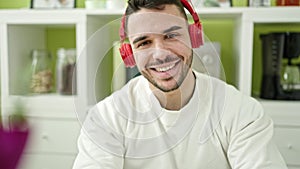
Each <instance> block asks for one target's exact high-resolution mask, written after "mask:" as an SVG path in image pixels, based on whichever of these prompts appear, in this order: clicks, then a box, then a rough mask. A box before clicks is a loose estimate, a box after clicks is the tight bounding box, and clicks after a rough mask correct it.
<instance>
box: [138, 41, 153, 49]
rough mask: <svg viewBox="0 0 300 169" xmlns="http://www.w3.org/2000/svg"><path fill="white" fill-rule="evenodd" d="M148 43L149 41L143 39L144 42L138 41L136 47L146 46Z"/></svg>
mask: <svg viewBox="0 0 300 169" xmlns="http://www.w3.org/2000/svg"><path fill="white" fill-rule="evenodd" d="M148 44H150V41H144V42H142V43H140V44H139V45H138V46H137V47H138V48H139V47H143V46H146V45H148Z"/></svg>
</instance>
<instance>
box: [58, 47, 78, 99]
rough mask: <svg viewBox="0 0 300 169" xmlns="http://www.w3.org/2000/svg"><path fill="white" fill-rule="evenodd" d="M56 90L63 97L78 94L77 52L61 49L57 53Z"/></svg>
mask: <svg viewBox="0 0 300 169" xmlns="http://www.w3.org/2000/svg"><path fill="white" fill-rule="evenodd" d="M57 57H58V58H57V63H56V89H57V92H58V93H60V94H63V95H72V94H76V66H75V64H76V50H75V49H64V48H61V49H59V50H58V51H57Z"/></svg>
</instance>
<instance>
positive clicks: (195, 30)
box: [119, 0, 204, 67]
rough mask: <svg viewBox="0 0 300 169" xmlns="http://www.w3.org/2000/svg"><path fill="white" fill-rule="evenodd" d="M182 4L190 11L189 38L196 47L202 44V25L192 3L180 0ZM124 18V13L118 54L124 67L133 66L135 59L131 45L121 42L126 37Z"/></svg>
mask: <svg viewBox="0 0 300 169" xmlns="http://www.w3.org/2000/svg"><path fill="white" fill-rule="evenodd" d="M181 3H182V5H183V6H184V7H185V8H186V9H187V10H188V11H189V12H190V14H191V15H192V17H193V20H194V23H193V24H190V25H189V34H190V38H191V43H192V48H198V47H200V46H201V45H203V43H204V42H203V41H204V40H203V36H202V25H201V22H200V19H199V17H198V15H197V13H196V12H195V10H194V9H193V7H192V4H191V3H190V2H189V1H188V0H181ZM125 19H126V16H125V15H124V16H123V18H122V21H121V27H120V32H119V34H120V39H121V43H122V44H121V47H120V49H119V50H120V54H121V57H122V59H123V61H124V63H125V66H126V67H134V66H135V60H134V57H133V52H132V48H131V45H130V44H129V43H123V42H124V41H125V39H126V33H125Z"/></svg>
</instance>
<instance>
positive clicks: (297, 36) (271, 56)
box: [260, 32, 300, 100]
mask: <svg viewBox="0 0 300 169" xmlns="http://www.w3.org/2000/svg"><path fill="white" fill-rule="evenodd" d="M260 38H261V40H262V54H263V57H262V58H263V60H262V61H263V62H262V63H263V76H262V84H261V91H260V97H261V98H264V99H274V100H300V32H274V33H268V34H262V35H260Z"/></svg>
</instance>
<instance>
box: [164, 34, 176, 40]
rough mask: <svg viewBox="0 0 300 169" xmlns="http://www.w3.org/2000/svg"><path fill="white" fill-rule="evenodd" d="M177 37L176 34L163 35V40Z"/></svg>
mask: <svg viewBox="0 0 300 169" xmlns="http://www.w3.org/2000/svg"><path fill="white" fill-rule="evenodd" d="M177 36H178V34H177V33H170V34H167V35H165V39H172V38H175V37H177Z"/></svg>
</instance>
